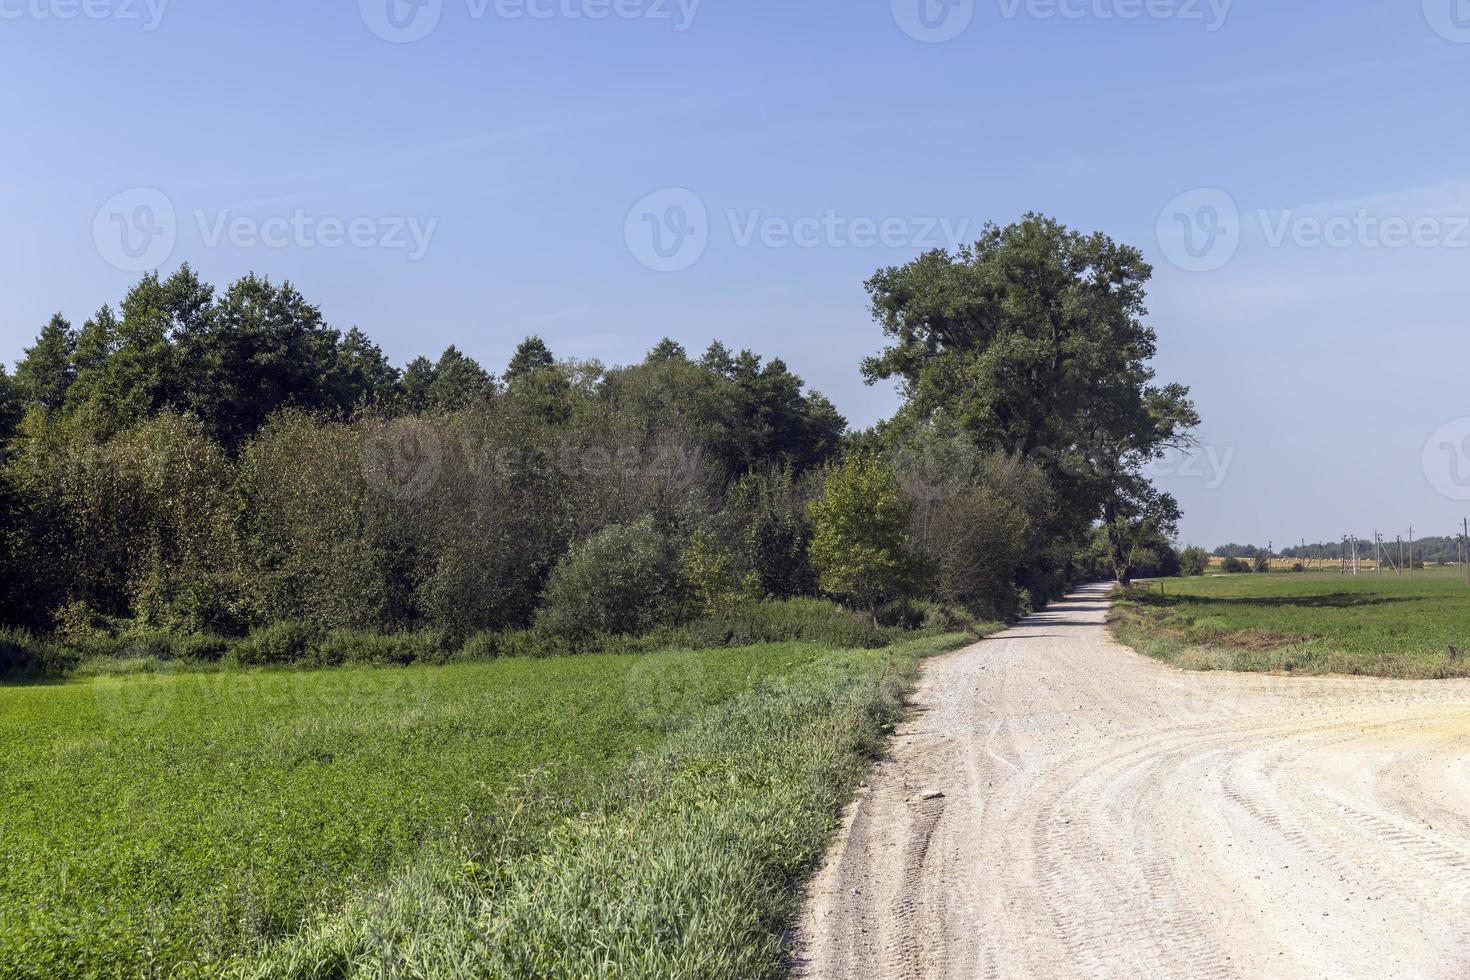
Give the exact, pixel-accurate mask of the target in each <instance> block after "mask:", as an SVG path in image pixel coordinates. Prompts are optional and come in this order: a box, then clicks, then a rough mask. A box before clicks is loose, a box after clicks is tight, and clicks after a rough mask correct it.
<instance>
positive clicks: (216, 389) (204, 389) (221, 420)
mask: <svg viewBox="0 0 1470 980" xmlns="http://www.w3.org/2000/svg"><path fill="white" fill-rule="evenodd" d="M339 342H340V337H339V335H338V333H337V332H336V331H335V330H333V329H331V328H330V327H328V326H327V325H326V323H325V321H324V320H323V319H322V315H321V311H320V310H319V309H317V307H315V306H313V305H311V304H310V303H308V302H307V301H306V299H305V297H303V296H302V295H301V293H299V292H298V291H297V290H296V289H295V287H293V286H292V285H291V284H290V283H289V282H286V283H282V284H281V285H280V286H275V285H272V284H271V281H270V280H269V279H266V278H262V277H259V276H256V275H254V274H250V275H247V276H245V277H244V278H243V279H240V280H238V281H237V282H235V283H233V284H231V285H230V287H229V288H228V289H227V290H226V291H225V293H224V295H223V296H221V297H220V298H219V301H218V303H216V304H215V305H214V307H213V308H212V309H211V310H210V314H209V315H207V316H202V317H200V318H199V319H198V321H197V322H196V323H190V324H188V325H187V326H184V327H183V328H181V329H180V330H179V331H178V348H179V359H180V362H181V364H182V365H183V369H184V370H183V372H182V373H183V389H184V390H183V391H182V392H181V398H182V401H183V403H184V405H185V406H186V407H187V408H189V409H191V410H192V411H194V412H195V413H196V414H198V415H199V417H200V418H202V419H205V420H206V421H207V423H208V424H209V425H210V427H211V430H212V435H214V436H215V438H217V439H218V440H219V441H220V442H221V443H223V444H224V445H225V446H226V448H228V449H230V450H234V449H237V448H238V447H239V446H240V445H241V444H242V443H243V442H244V440H245V439H246V438H248V437H249V436H250V435H252V434H254V433H255V432H256V431H257V430H259V429H260V427H261V426H262V425H263V424H264V423H265V420H266V419H267V418H269V417H270V415H271V414H272V413H273V412H276V411H278V410H279V409H282V408H286V407H288V406H290V407H298V408H305V409H334V408H340V407H342V406H339V405H337V404H335V401H334V399H333V397H332V396H333V393H332V391H331V390H330V386H329V384H328V377H329V376H330V375H331V373H332V371H333V369H334V368H335V366H336V364H337V358H338V347H339Z"/></svg>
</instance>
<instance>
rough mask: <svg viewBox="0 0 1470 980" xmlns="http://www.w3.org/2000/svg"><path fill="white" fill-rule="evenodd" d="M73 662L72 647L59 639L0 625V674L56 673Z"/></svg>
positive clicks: (5, 675) (1, 676)
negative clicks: (43, 637)
mask: <svg viewBox="0 0 1470 980" xmlns="http://www.w3.org/2000/svg"><path fill="white" fill-rule="evenodd" d="M77 662H78V658H77V655H76V653H75V651H72V650H69V649H67V648H66V647H64V646H62V645H61V644H59V643H53V642H51V641H50V640H44V639H41V638H39V637H36V636H33V635H31V634H30V633H28V632H26V631H25V630H20V629H11V628H8V627H0V678H22V677H60V676H62V675H64V674H66V673H68V672H69V671H71V670H72V669H74V668H75V667H76V665H77Z"/></svg>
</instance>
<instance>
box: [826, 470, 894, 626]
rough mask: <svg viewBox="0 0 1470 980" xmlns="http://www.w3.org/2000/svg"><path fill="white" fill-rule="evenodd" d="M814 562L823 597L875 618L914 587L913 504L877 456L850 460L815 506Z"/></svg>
mask: <svg viewBox="0 0 1470 980" xmlns="http://www.w3.org/2000/svg"><path fill="white" fill-rule="evenodd" d="M811 517H812V543H811V560H812V565H813V567H814V568H815V569H816V571H817V583H818V585H819V586H820V587H821V589H822V591H824V592H828V593H831V594H832V595H836V596H842V597H844V598H846V599H847V600H849V601H850V602H852V603H853V604H854V605H855V606H857V607H858V608H860V609H866V610H868V611H869V612H872V613H873V614H874V620H875V622H876V618H877V615H876V609H877V607H878V604H879V603H880V602H881V601H883V600H884V599H892V598H896V597H899V596H901V595H903V594H904V592H905V591H906V590H907V589H908V587H909V585H910V584H911V582H912V578H913V571H914V568H913V560H912V557H911V556H910V554H909V552H908V535H909V526H910V523H911V521H912V519H913V504H912V502H911V501H909V500H908V499H907V498H906V497H905V496H904V494H903V491H902V489H901V488H900V486H899V483H898V478H897V476H896V475H895V473H894V471H893V468H892V467H891V466H890V465H889V464H888V463H886V462H884V461H883V460H882V458H881V457H879V456H878V455H876V454H871V453H860V454H854V455H852V456H849V457H847V458H846V459H844V460H843V461H842V463H840V464H839V465H837V466H835V467H834V468H833V469H832V470H831V471H830V472H829V473H828V474H827V485H826V487H825V488H824V489H823V491H822V494H821V496H819V497H817V499H815V500H813V501H812V503H811Z"/></svg>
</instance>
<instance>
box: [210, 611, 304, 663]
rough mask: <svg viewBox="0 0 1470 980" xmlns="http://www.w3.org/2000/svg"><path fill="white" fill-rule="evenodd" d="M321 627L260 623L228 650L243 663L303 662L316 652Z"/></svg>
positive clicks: (293, 623)
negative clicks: (259, 625) (261, 624)
mask: <svg viewBox="0 0 1470 980" xmlns="http://www.w3.org/2000/svg"><path fill="white" fill-rule="evenodd" d="M321 641H322V631H321V630H320V629H319V628H318V627H315V626H311V625H308V624H306V623H297V622H290V621H287V622H283V623H276V624H274V625H272V626H262V627H261V628H259V629H257V630H253V631H252V632H251V634H250V635H249V636H247V637H246V638H245V639H243V640H241V641H240V642H239V643H236V644H235V646H234V649H233V650H232V653H233V655H234V658H235V660H236V661H237V662H238V663H240V665H241V666H244V667H277V666H284V665H286V664H301V663H307V662H310V661H311V660H313V659H314V658H316V657H317V656H318V647H319V645H320V643H321Z"/></svg>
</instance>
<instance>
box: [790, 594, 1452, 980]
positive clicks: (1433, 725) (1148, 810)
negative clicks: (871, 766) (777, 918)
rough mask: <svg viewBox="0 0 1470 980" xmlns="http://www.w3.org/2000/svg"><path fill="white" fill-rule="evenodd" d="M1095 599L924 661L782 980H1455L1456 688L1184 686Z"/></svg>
mask: <svg viewBox="0 0 1470 980" xmlns="http://www.w3.org/2000/svg"><path fill="white" fill-rule="evenodd" d="M1108 595H1109V591H1108V590H1107V589H1106V588H1102V587H1094V588H1089V589H1087V590H1085V591H1083V592H1081V593H1079V594H1078V595H1075V596H1073V597H1071V598H1070V599H1068V600H1067V601H1066V602H1064V603H1062V604H1059V605H1056V606H1054V607H1053V608H1052V609H1051V610H1049V611H1048V612H1047V613H1045V614H1043V615H1039V616H1035V617H1033V618H1031V619H1028V620H1026V621H1025V622H1023V623H1022V624H1021V625H1020V626H1018V627H1017V628H1015V629H1012V630H1010V631H1008V632H1006V633H1002V634H1000V635H998V636H996V637H994V638H992V639H990V640H987V641H985V642H983V643H980V644H978V645H976V646H974V647H971V648H969V649H967V650H964V651H961V652H959V653H956V654H951V655H949V656H947V657H944V658H942V659H937V660H934V661H932V662H930V663H929V664H928V665H927V667H926V669H925V673H924V677H923V680H922V681H921V683H920V686H919V690H918V693H917V695H916V702H917V706H916V707H917V710H916V711H915V712H914V714H913V716H912V717H911V720H910V721H909V722H907V723H906V724H905V725H903V726H901V727H900V729H899V731H898V734H897V737H896V739H895V741H894V744H893V747H892V752H891V755H890V757H889V758H888V759H886V760H885V761H883V762H882V763H881V764H880V765H879V766H878V768H877V771H876V772H875V773H874V775H873V777H872V779H871V783H870V785H869V786H868V787H866V788H865V789H864V791H863V794H862V796H861V797H860V798H859V799H858V801H857V802H856V803H855V804H854V805H853V806H852V807H851V809H850V811H849V813H848V814H847V819H846V821H845V823H844V827H843V831H842V834H841V836H840V838H839V840H838V841H837V842H836V843H835V845H834V846H833V848H832V851H831V853H830V854H829V855H828V858H827V861H826V864H825V866H824V868H823V869H822V871H821V873H820V875H819V876H818V878H817V880H816V881H815V882H814V884H813V886H812V890H811V894H810V897H809V901H808V903H807V909H806V912H805V914H804V916H803V921H802V924H801V927H800V930H799V936H798V944H797V948H796V951H797V964H796V971H795V972H796V973H797V975H798V976H807V977H813V978H834V980H836V978H843V980H846V978H853V977H856V978H869V977H870V978H885V980H886V978H890V977H926V978H927V977H997V978H1000V977H1003V978H1011V977H1016V978H1021V977H1107V978H1115V977H1118V978H1127V977H1271V978H1286V977H1312V978H1323V977H1375V978H1377V977H1393V978H1409V977H1445V978H1450V977H1454V978H1463V977H1467V976H1470V682H1464V681H1446V682H1415V681H1387V680H1356V679H1347V678H1344V679H1316V680H1303V679H1294V678H1285V677H1270V676H1257V675H1233V674H1232V675H1224V674H1186V673H1182V672H1179V671H1176V670H1174V669H1172V668H1168V667H1165V666H1163V665H1161V664H1158V663H1156V662H1154V661H1151V660H1148V659H1146V658H1144V657H1141V656H1139V655H1138V654H1135V653H1134V652H1132V651H1131V650H1129V649H1127V648H1125V647H1122V646H1120V645H1118V644H1117V643H1115V642H1114V641H1113V640H1111V639H1110V637H1109V635H1108V632H1107V628H1106V626H1105V625H1104V620H1105V617H1106V613H1107V606H1108ZM937 794H942V795H937Z"/></svg>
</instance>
